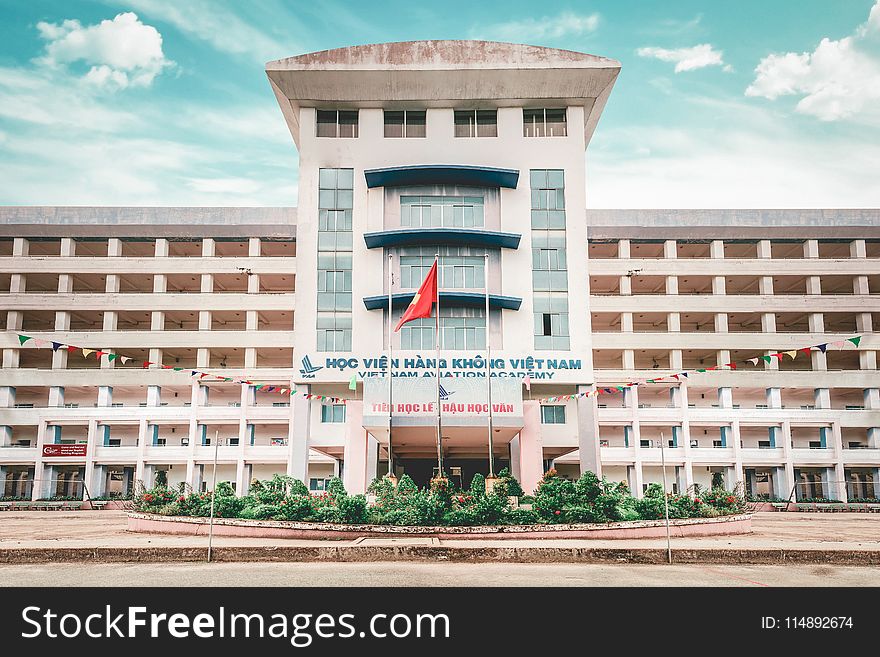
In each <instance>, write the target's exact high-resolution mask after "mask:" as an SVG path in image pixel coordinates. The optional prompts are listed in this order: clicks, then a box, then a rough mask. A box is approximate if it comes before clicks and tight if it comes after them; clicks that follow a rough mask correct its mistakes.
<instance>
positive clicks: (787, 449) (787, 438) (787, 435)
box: [776, 420, 795, 499]
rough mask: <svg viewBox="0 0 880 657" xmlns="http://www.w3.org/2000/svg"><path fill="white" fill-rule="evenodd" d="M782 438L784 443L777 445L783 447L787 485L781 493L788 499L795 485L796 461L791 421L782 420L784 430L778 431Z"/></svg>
mask: <svg viewBox="0 0 880 657" xmlns="http://www.w3.org/2000/svg"><path fill="white" fill-rule="evenodd" d="M780 434H781V438H782V445H779V444H777V445H776V446H777V447H782V458H783V460H784V471H785V476H784V478H783V482H782V483H783V484H784V486H785V488H784V489H783V490H784V493H783V494H782V495H780V497H783V498H785V499H788V496H789V495H790V494H791V490H792V488H793V487H794V484H795V480H794V462H793V460H792V459H793V458H794V457H793V456H792V453H791V422H789V421H788V420H785V421H783V422H782V431H781V432H779V433H777V437H780Z"/></svg>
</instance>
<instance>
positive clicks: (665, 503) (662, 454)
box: [660, 431, 672, 563]
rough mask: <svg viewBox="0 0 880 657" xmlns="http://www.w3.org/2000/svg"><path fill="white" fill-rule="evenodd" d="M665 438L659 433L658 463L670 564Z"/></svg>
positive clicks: (667, 553) (667, 557) (667, 556)
mask: <svg viewBox="0 0 880 657" xmlns="http://www.w3.org/2000/svg"><path fill="white" fill-rule="evenodd" d="M665 442H666V438H665V437H664V436H663V432H662V431H661V432H660V462H661V464H662V468H663V516H664V517H665V519H666V559H667V561H668V562H669V563H672V543H671V542H670V540H669V498H667V497H666V450H665V446H664V445H663V443H665Z"/></svg>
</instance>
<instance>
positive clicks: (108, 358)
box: [107, 354, 119, 363]
mask: <svg viewBox="0 0 880 657" xmlns="http://www.w3.org/2000/svg"><path fill="white" fill-rule="evenodd" d="M117 358H119V354H107V362H108V363H110V362H112V361H114V360H116V359H117Z"/></svg>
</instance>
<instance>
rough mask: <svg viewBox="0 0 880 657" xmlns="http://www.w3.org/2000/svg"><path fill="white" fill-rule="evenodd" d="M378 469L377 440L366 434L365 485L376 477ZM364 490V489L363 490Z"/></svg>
mask: <svg viewBox="0 0 880 657" xmlns="http://www.w3.org/2000/svg"><path fill="white" fill-rule="evenodd" d="M378 470H379V441H378V440H376V439H375V438H373V436H371V435H369V434H367V487H369V485H370V484H371V483H373V480H374V479H376V476H377V473H378ZM364 492H366V491H364Z"/></svg>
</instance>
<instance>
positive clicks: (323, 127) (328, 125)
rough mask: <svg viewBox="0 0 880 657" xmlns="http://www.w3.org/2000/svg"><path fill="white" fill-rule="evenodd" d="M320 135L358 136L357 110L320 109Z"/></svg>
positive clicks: (318, 124) (318, 121)
mask: <svg viewBox="0 0 880 657" xmlns="http://www.w3.org/2000/svg"><path fill="white" fill-rule="evenodd" d="M316 134H317V136H318V137H357V136H358V111H357V110H318V111H317V131H316Z"/></svg>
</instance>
